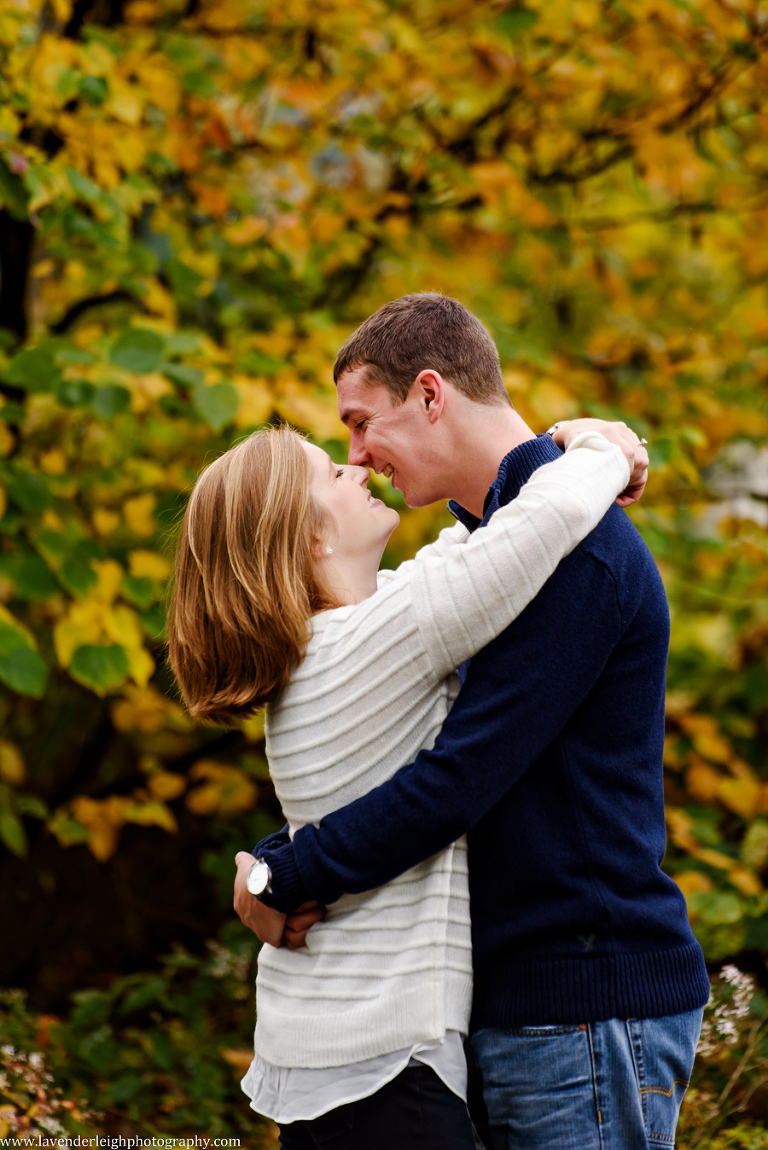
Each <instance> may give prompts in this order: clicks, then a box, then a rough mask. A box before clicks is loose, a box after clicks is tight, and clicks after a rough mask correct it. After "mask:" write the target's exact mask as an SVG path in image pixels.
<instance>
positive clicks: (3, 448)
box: [0, 423, 15, 457]
mask: <svg viewBox="0 0 768 1150" xmlns="http://www.w3.org/2000/svg"><path fill="white" fill-rule="evenodd" d="M14 443H15V440H14V438H13V432H12V431H11V429H10V427H8V425H7V424H6V423H0V455H1V456H3V457H4V456H6V455H8V453H9V452H10V451H11V450H12V448H13V445H14Z"/></svg>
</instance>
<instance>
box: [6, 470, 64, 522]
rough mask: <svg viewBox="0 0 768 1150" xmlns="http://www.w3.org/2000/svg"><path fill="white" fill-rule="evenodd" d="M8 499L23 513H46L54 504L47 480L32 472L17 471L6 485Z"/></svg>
mask: <svg viewBox="0 0 768 1150" xmlns="http://www.w3.org/2000/svg"><path fill="white" fill-rule="evenodd" d="M6 491H7V493H8V498H9V499H10V501H11V502H12V503H15V504H16V506H17V507H18V508H20V509H21V510H22V511H28V512H30V513H32V514H34V513H35V512H38V511H45V509H46V507H50V506H51V504H52V503H53V497H52V496H51V493H50V491H49V490H48V486H47V484H46V483H45V480H44V479H42V478H41V476H39V475H33V474H32V472H30V471H20V470H19V471H16V472H14V474H13V475H12V476H11V478H10V479H9V480H8V482H7V484H6Z"/></svg>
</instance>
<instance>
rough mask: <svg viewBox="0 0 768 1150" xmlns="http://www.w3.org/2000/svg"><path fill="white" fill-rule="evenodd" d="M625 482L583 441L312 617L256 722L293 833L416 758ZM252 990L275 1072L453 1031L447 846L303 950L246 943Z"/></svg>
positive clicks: (459, 884) (459, 924)
mask: <svg viewBox="0 0 768 1150" xmlns="http://www.w3.org/2000/svg"><path fill="white" fill-rule="evenodd" d="M628 477H629V467H628V464H627V462H626V460H625V458H624V456H623V454H622V453H621V451H620V450H619V448H618V447H615V446H612V445H611V444H610V443H609V442H608V441H607V440H606V439H604V438H603V437H602V436H600V435H598V434H596V433H585V434H584V435H582V436H580V437H579V439H577V440H576V441H575V442H574V443H573V444H572V445H571V448H570V449H569V450H568V452H566V454H565V456H564V457H563V459H561V460H557V461H556V462H554V463H549V464H547V465H545V466H544V467H541V468H539V470H538V471H536V473H535V474H534V475H533V476H532V478H531V479H530V480H529V481H528V483H526V485H525V486H524V487H523V488H522V490H521V492H520V494H519V495H518V497H517V498H516V499H515V500H514V501H513V502H512V503H510V504H509V505H508V506H506V507H503V508H501V509H500V510H499V511H497V512H496V514H495V515H494V516H493V518H492V520H491V521H490V523H489V524H488V525H487V526H486V527H485V528H483V530H481V531H477V532H475V533H474V534H472V535H470V534H469V532H468V531H467V530H466V528H465V527H463V526H462V525H461V524H456V525H455V526H453V527H449V528H446V529H445V530H444V531H442V532H441V533H440V536H439V537H438V539H437V541H436V542H435V543H434V544H431V545H430V546H428V547H424V548H422V550H421V551H419V553H418V554H417V556H416V558H415V559H413V560H410V561H409V562H407V563H403V564H402V565H401V566H400V567H399V568H398V569H397V571H382V572H380V574H379V589H378V591H377V592H376V593H375V594H374V595H372V596H371V597H370V598H369V599H366V600H364V601H363V602H362V603H358V604H355V605H352V606H346V607H339V608H337V609H336V610H332V611H326V612H323V613H322V614H320V615H317V616H315V618H314V620H313V635H312V638H311V640H310V642H309V645H308V648H307V653H306V656H305V658H304V661H303V662H302V664H301V665H300V667H299V668H298V669H297V670H296V672H295V673H294V675H293V676H292V679H291V682H290V684H289V686H288V687H287V688H286V690H285V691H284V692H283V694H282V696H281V698H280V700H279V702H278V703H277V705H275V706H273V707H271V708H270V709H269V712H268V716H267V755H268V758H269V764H270V771H271V775H272V778H273V780H274V784H275V788H276V791H277V795H278V798H279V800H280V802H281V804H282V807H283V811H284V813H285V816H286V819H287V820H288V822H289V824H290V827H291V831H292V832H295V831H296V830H297V829H298V828H299V827H301V826H303V825H304V824H305V823H309V822H311V823H315V824H317V823H319V821H320V820H321V819H322V818H323V816H324V815H326V814H328V813H329V812H330V811H333V810H336V809H337V808H339V807H342V806H344V805H345V804H346V803H349V802H351V801H352V800H353V799H356V798H358V797H359V796H361V795H363V794H365V793H366V792H368V791H369V790H371V789H372V788H373V787H376V786H378V785H379V784H381V783H382V782H384V781H385V780H386V779H388V778H390V777H391V776H392V775H393V774H394V773H395V772H396V771H397V770H398V769H399V768H400V767H401V766H403V765H404V764H405V763H409V762H411V761H412V760H413V759H414V758H415V757H416V755H417V754H418V752H419V751H420V750H421V749H422V748H423V747H431V746H432V744H433V743H434V740H435V737H436V735H437V733H438V731H439V730H440V727H441V725H442V723H443V721H444V719H445V717H446V715H447V713H448V710H449V708H450V706H451V705H452V703H453V701H454V699H455V697H456V694H457V690H458V684H457V679H456V675H455V673H454V672H455V670H456V668H457V667H458V666H459V665H460V664H461V663H462V662H464V660H465V659H467V658H469V657H470V656H472V655H474V654H475V653H476V652H477V651H479V650H480V649H481V648H482V647H484V646H486V644H487V643H489V642H490V641H491V640H492V639H493V638H495V636H496V635H497V634H499V633H500V632H501V631H502V630H504V628H505V627H506V626H507V625H508V624H509V623H510V622H511V621H512V620H513V619H514V618H516V616H517V615H519V614H520V612H521V611H522V610H523V609H524V608H525V606H526V605H527V604H528V603H529V602H530V601H531V600H532V599H533V598H534V597H535V596H536V595H537V594H538V592H539V591H540V590H541V588H542V586H543V585H544V583H545V582H546V580H547V579H548V578H549V576H550V575H551V574H552V572H553V571H554V570H555V568H556V566H557V564H558V563H559V562H560V560H561V559H563V558H564V557H565V556H566V555H567V554H569V552H570V551H572V550H573V548H574V547H575V546H576V545H577V544H578V543H579V542H580V541H581V540H582V539H583V538H584V537H585V536H586V535H587V534H588V533H589V532H590V531H591V530H592V529H593V528H594V527H595V526H596V525H597V523H598V522H599V521H600V519H601V518H602V516H603V515H604V514H605V512H606V511H607V510H608V508H609V506H610V505H611V503H612V502H613V500H614V499H615V498H616V496H617V495H618V494H619V493H620V492H621V491H622V490H623V488H624V487H625V486H626V484H627V482H628ZM478 769H482V764H478ZM256 993H257V1023H256V1051H257V1054H258V1055H260V1057H261V1058H263V1059H264V1060H265V1061H267V1062H270V1063H272V1064H273V1065H275V1066H282V1067H301V1066H304V1067H323V1066H343V1065H345V1064H348V1063H351V1062H358V1061H362V1060H364V1059H368V1058H373V1057H375V1056H377V1055H380V1054H386V1053H388V1052H390V1051H394V1050H401V1049H403V1048H404V1047H406V1046H408V1045H410V1044H411V1043H415V1042H421V1041H427V1042H428V1041H433V1040H439V1039H441V1038H442V1037H443V1035H444V1034H445V1032H446V1030H449V1029H452V1030H459V1031H463V1032H466V1031H467V1026H468V1021H469V1011H470V1005H471V996H472V955H471V943H470V919H469V895H468V889H467V863H466V844H465V842H464V840H463V839H462V840H459V841H458V842H456V843H454V844H453V846H451V847H448V849H447V850H444V851H442V852H441V853H440V854H438V855H435V857H434V858H431V859H428V860H427V861H426V862H424V863H421V864H420V865H419V866H417V867H414V868H413V869H412V870H409V871H407V872H406V873H405V874H403V875H401V876H400V877H399V878H397V879H395V880H394V881H393V882H391V883H388V884H387V885H386V886H384V887H380V888H379V889H377V890H374V891H369V892H368V893H366V894H362V895H345V896H344V897H343V898H341V899H339V901H338V902H336V903H334V905H333V906H331V907H329V908H328V914H327V917H326V919H325V921H324V922H322V923H319V924H318V925H317V926H315V927H313V929H312V930H311V931H310V932H309V934H308V936H307V945H306V947H303V948H302V949H300V950H295V951H292V950H287V949H285V948H281V949H275V948H273V947H270V946H265V947H263V949H262V951H261V953H260V955H259V970H258V978H257V983H256Z"/></svg>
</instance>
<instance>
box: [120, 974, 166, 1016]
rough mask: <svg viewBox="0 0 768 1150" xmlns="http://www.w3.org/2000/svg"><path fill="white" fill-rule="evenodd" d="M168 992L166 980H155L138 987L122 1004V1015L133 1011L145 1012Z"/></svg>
mask: <svg viewBox="0 0 768 1150" xmlns="http://www.w3.org/2000/svg"><path fill="white" fill-rule="evenodd" d="M165 991H166V982H165V979H164V978H153V979H152V980H151V981H150V982H145V983H144V985H143V986H136V987H134V988H133V990H131V991H130V993H129V994H127V995H126V996H125V998H124V999H123V1001H122V1003H121V1004H120V1013H121V1014H130V1012H131V1011H132V1010H143V1009H144V1007H145V1006H149V1005H150V1004H151V1003H153V1002H157V1000H158V999H159V998H162V996H163V995H164V993H165Z"/></svg>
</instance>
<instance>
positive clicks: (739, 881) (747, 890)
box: [728, 866, 763, 898]
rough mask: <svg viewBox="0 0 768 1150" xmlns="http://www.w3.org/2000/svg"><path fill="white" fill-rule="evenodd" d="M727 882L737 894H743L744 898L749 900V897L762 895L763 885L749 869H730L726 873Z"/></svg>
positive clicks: (743, 867) (742, 867)
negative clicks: (734, 888)
mask: <svg viewBox="0 0 768 1150" xmlns="http://www.w3.org/2000/svg"><path fill="white" fill-rule="evenodd" d="M728 881H729V882H730V883H732V885H733V886H735V887H736V890H737V891H738V892H739V894H743V895H744V897H745V898H749V897H750V896H751V895H758V894H762V891H763V884H762V883H761V882H760V879H759V878H758V877H757V875H756V874H755V872H754V871H753V870H750V869H749V867H745V866H734V867H731V869H730V871H729V872H728Z"/></svg>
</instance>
